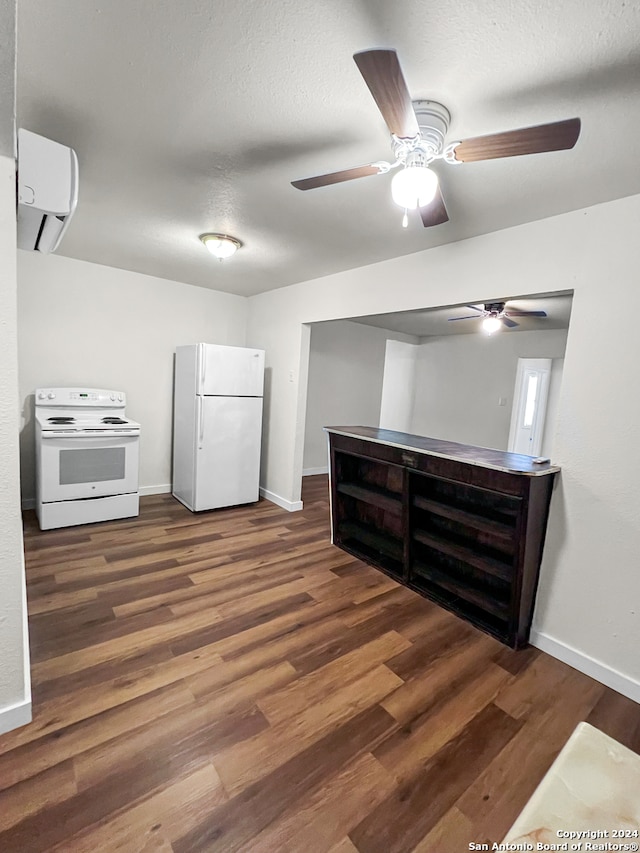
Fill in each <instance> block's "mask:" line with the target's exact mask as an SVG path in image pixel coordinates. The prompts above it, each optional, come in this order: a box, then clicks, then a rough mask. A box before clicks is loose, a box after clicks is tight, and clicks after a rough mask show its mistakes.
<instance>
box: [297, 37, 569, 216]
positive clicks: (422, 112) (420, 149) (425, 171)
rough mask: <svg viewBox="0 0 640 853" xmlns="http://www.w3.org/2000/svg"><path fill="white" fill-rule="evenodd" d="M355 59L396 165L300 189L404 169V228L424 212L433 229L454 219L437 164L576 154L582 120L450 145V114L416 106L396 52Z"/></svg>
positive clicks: (333, 175) (323, 178)
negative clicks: (417, 213)
mask: <svg viewBox="0 0 640 853" xmlns="http://www.w3.org/2000/svg"><path fill="white" fill-rule="evenodd" d="M353 58H354V60H355V63H356V65H357V66H358V69H359V70H360V73H361V74H362V76H363V77H364V81H365V83H366V84H367V86H368V87H369V90H370V91H371V94H372V95H373V98H374V100H375V102H376V104H377V105H378V109H379V110H380V112H381V113H382V117H383V119H384V120H385V122H386V124H387V127H388V128H389V131H390V132H391V147H392V150H393V154H394V158H395V160H394V162H391V163H389V162H387V161H385V160H379V161H376V162H375V163H369V164H368V165H365V166H356V167H355V168H353V169H344V170H342V171H340V172H330V173H329V174H326V175H318V176H316V177H313V178H304V179H303V180H299V181H292V185H293V186H294V187H296V189H299V190H312V189H316V188H317V187H324V186H328V185H329V184H338V183H342V182H343V181H351V180H353V179H354V178H364V177H367V176H368V175H382V174H385V173H386V172H389V171H390V170H391V169H396V168H400V171H398V172H396V174H395V175H394V176H393V180H392V182H391V193H392V196H393V200H394V201H395V202H396V203H397V204H398V205H399V206H400V207H402V208H404V211H405V214H404V219H403V225H404V226H405V227H406V225H407V211H408V210H415V209H416V208H419V210H420V216H421V218H422V222H423V224H424V226H425V227H427V228H428V227H430V226H432V225H440V224H442V223H443V222H447V221H448V219H449V217H448V215H447V209H446V207H445V204H444V199H443V198H442V192H441V191H440V187H439V186H438V176H437V174H436V173H435V172H434V170H433V169H431V168H430V166H431V164H432V163H433V162H434V161H435V160H445V161H446V162H447V163H452V164H461V163H472V162H476V161H478V160H494V159H498V158H501V157H517V156H519V155H522V154H539V153H542V152H544V151H560V150H564V149H568V148H573V146H574V145H575V144H576V142H577V141H578V136H579V135H580V119H579V118H571V119H566V120H565V121H555V122H551V123H550V124H539V125H535V126H534V127H524V128H520V129H518V130H508V131H506V132H504V133H492V134H489V135H488V136H475V137H472V138H471V139H466V140H463V141H462V142H450V143H449V144H445V140H446V135H447V131H448V130H449V122H450V115H449V111H448V110H447V109H446V107H444V106H442V104H439V103H436V102H435V101H412V100H411V96H410V95H409V90H408V88H407V84H406V83H405V79H404V76H403V74H402V69H401V67H400V62H399V61H398V55H397V54H396V52H395V50H365V51H362V52H361V53H356V54H355V55H354V57H353Z"/></svg>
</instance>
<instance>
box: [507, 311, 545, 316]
mask: <svg viewBox="0 0 640 853" xmlns="http://www.w3.org/2000/svg"><path fill="white" fill-rule="evenodd" d="M504 313H505V314H506V315H507V317H546V316H547V312H546V311H517V310H514V311H511V310H509V311H505V312H504Z"/></svg>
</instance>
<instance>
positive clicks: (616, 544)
mask: <svg viewBox="0 0 640 853" xmlns="http://www.w3.org/2000/svg"><path fill="white" fill-rule="evenodd" d="M639 221H640V196H638V195H636V196H630V197H628V198H624V199H618V200H616V201H612V202H607V203H604V204H600V205H595V206H594V207H590V208H585V209H583V210H577V211H572V212H570V213H565V214H562V215H560V216H555V217H551V218H549V219H543V220H540V221H538V222H531V223H527V224H524V225H519V226H515V227H513V228H509V229H506V230H504V231H498V232H494V233H491V234H485V235H482V236H479V237H474V238H471V239H468V240H462V241H460V242H457V243H449V244H447V245H443V246H438V247H436V248H433V249H429V250H426V251H424V252H418V253H416V254H412V255H406V256H404V257H400V258H394V259H392V260H388V261H383V262H381V263H377V264H372V265H370V266H367V267H361V268H359V269H355V270H348V271H345V272H342V273H338V274H335V275H331V276H326V277H325V278H322V279H317V280H314V281H308V282H303V283H300V284H297V285H292V286H290V287H283V288H280V289H278V290H274V291H270V292H268V293H263V294H259V295H257V296H253V297H251V298H250V299H249V320H248V330H247V343H248V344H249V345H250V346H259V347H263V348H264V349H265V350H266V358H267V365H268V369H269V370H270V390H271V395H270V397H271V399H270V404H269V405H270V416H269V419H268V421H267V422H266V423H265V437H266V442H265V467H264V472H265V477H266V485H267V488H269V489H271V490H272V491H274V492H276V493H278V494H281V495H283V496H284V497H287V498H290V499H291V500H299V497H300V482H301V474H302V458H301V455H302V454H301V452H300V450H299V448H298V445H297V442H301V443H303V441H304V435H303V433H302V434H300V427H299V423H298V418H299V411H300V410H299V406H298V399H297V390H298V389H297V388H296V383H295V382H294V383H290V382H289V381H288V378H287V377H288V375H289V371H294V375H295V376H297V375H298V371H299V369H300V365H301V356H302V355H303V354H302V353H301V337H300V327H301V324H303V323H313V322H318V321H321V320H332V319H340V318H345V317H357V316H361V315H365V314H384V313H387V312H391V311H404V310H413V309H420V308H430V307H439V306H442V305H452V304H457V303H459V304H463V305H464V304H470V303H475V302H487V301H497V300H499V299H500V297H502V296H504V293H505V291H506V292H508V293H509V294H510V295H511V296H513V297H517V296H526V295H531V294H537V293H540V292H541V290H544V291H545V292H553V291H566V290H569V289H571V290H573V291H574V297H573V307H572V313H571V326H570V328H569V335H568V340H567V350H566V355H565V363H564V371H563V380H562V389H561V394H560V400H559V404H558V422H557V428H556V435H555V441H554V453H553V455H554V461H555V462H556V463H557V464H558V465H560V466H561V467H562V473H561V475H560V477H559V480H558V482H557V485H556V487H555V489H554V495H553V499H552V505H551V513H550V518H549V525H548V530H547V540H546V545H545V553H544V558H543V564H542V571H541V578H540V585H539V591H538V598H537V606H536V611H535V616H534V628H535V634H534V636H535V637H536V642H537V643H543V642H544V643H546V644H547V648H553V649H554V653H555V654H556V655H558V656H564V658H565V659H567V660H571V662H572V664H573V665H574V666H577V667H578V668H582V669H583V670H584V671H587V670H589V669H590V671H591V672H592V673H593V674H595V673H599V675H598V676H597V677H600V678H601V680H604V681H607V680H608V683H611V684H612V685H613V684H615V685H616V689H619V690H624V691H625V692H627V694H628V695H633V696H634V698H637V699H638V700H640V658H639V657H638V655H637V652H636V650H637V648H639V647H640V619H638V616H637V601H638V600H640V574H639V573H638V571H637V553H638V548H639V546H640V517H639V516H638V512H637V507H638V505H640V478H638V475H637V472H638V471H639V470H640V441H639V438H640V436H639V435H638V433H639V427H638V424H640V397H639V396H638V395H637V394H634V393H633V392H631V391H630V387H631V383H632V382H633V374H632V371H633V369H634V366H635V365H636V364H637V363H638V361H640V336H639V335H638V334H637V330H636V329H635V322H636V321H635V318H636V316H637V315H638V313H640V288H638V287H637V286H636V282H637V270H638V267H639V266H640V244H639V243H638V239H637V233H636V232H637V223H638V222H639ZM444 227H446V226H444ZM604 290H606V294H607V299H608V301H609V303H611V304H616V305H624V311H622V312H620V313H619V314H617V315H616V322H615V323H611V324H608V323H602V322H601V314H602V294H603V292H604ZM300 446H301V445H300ZM298 460H299V462H298ZM572 656H573V657H572ZM615 673H617V674H618V675H617V676H615V677H614V674H615ZM616 678H617V679H618V680H617V681H616ZM634 691H635V692H634Z"/></svg>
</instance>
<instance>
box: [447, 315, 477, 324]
mask: <svg viewBox="0 0 640 853" xmlns="http://www.w3.org/2000/svg"><path fill="white" fill-rule="evenodd" d="M479 319H480V318H479V317H478V315H477V314H466V315H465V316H464V317H448V320H449V322H450V323H451V322H453V321H454V320H479Z"/></svg>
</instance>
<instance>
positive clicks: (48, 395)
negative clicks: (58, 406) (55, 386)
mask: <svg viewBox="0 0 640 853" xmlns="http://www.w3.org/2000/svg"><path fill="white" fill-rule="evenodd" d="M47 397H48V398H49V399H50V400H55V398H56V395H55V394H54V393H53V391H49V393H48V394H47Z"/></svg>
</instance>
